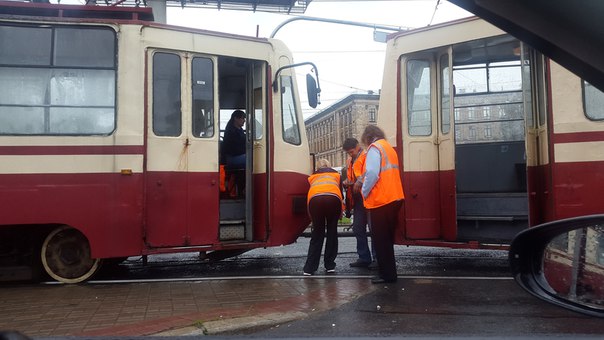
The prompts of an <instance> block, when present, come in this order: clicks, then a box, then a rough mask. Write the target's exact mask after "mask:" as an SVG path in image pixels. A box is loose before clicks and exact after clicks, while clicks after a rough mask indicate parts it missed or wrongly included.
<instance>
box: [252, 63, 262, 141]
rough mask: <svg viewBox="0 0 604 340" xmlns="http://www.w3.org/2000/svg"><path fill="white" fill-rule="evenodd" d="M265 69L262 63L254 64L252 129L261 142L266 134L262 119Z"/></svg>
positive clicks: (256, 138)
mask: <svg viewBox="0 0 604 340" xmlns="http://www.w3.org/2000/svg"><path fill="white" fill-rule="evenodd" d="M263 73H264V67H263V65H262V64H260V63H255V64H254V79H253V81H254V125H253V126H251V128H252V129H253V130H254V139H255V140H260V139H262V136H263V134H264V132H263V129H264V123H263V122H264V119H263V117H262V114H263V111H262V107H263V104H264V100H263V96H262V88H263V77H262V75H263Z"/></svg>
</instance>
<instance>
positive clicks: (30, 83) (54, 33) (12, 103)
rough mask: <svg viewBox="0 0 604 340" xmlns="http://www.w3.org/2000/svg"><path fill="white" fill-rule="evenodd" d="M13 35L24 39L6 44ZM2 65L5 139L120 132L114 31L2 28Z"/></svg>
mask: <svg viewBox="0 0 604 340" xmlns="http://www.w3.org/2000/svg"><path fill="white" fill-rule="evenodd" d="M10 34H12V35H15V36H16V37H18V38H17V39H15V36H11V38H10V39H8V38H7V39H4V38H3V37H6V36H7V35H10ZM66 40H68V41H66ZM53 41H54V43H55V47H54V48H51V42H53ZM67 45H69V47H68V46H67ZM74 46H75V47H76V50H73V49H74ZM100 50H102V51H100ZM0 65H2V66H0V73H1V74H2V75H3V76H2V77H0V134H11V135H63V134H65V135H99V134H102V135H105V134H110V133H111V132H112V131H113V130H114V128H115V79H116V76H115V73H116V70H115V32H114V31H113V30H111V29H108V28H72V27H70V28H66V27H52V26H49V27H44V28H40V27H26V26H21V27H12V26H0Z"/></svg>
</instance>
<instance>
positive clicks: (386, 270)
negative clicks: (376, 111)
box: [361, 125, 405, 283]
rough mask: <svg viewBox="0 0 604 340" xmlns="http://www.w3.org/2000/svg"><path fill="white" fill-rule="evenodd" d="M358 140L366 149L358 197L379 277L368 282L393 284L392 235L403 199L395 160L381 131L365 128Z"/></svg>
mask: <svg viewBox="0 0 604 340" xmlns="http://www.w3.org/2000/svg"><path fill="white" fill-rule="evenodd" d="M361 139H362V141H363V143H364V144H365V145H368V148H367V158H366V159H365V167H364V171H363V186H362V188H361V193H362V194H363V198H364V199H365V200H364V203H365V208H367V211H368V212H369V225H370V228H369V229H370V230H371V241H372V242H373V245H374V246H375V255H376V257H377V262H378V273H379V276H377V277H375V278H373V279H371V282H372V283H391V282H396V279H397V274H396V260H395V258H394V232H395V229H396V225H397V222H398V221H397V220H398V212H399V209H400V207H401V205H402V202H403V200H404V199H405V194H404V193H403V185H402V182H401V176H400V171H399V165H398V156H397V154H396V151H395V150H394V148H393V147H392V146H391V145H390V144H389V143H388V142H387V141H386V137H385V135H384V131H382V129H380V128H379V127H377V126H375V125H369V126H367V127H366V128H365V131H363V136H362V138H361Z"/></svg>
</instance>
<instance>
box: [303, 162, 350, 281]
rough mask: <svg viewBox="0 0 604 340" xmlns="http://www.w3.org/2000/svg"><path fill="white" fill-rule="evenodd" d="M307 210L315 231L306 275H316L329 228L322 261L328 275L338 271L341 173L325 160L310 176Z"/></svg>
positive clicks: (309, 248)
mask: <svg viewBox="0 0 604 340" xmlns="http://www.w3.org/2000/svg"><path fill="white" fill-rule="evenodd" d="M308 182H309V183H310V189H309V190H308V198H307V204H308V212H309V214H310V218H311V220H312V232H311V234H310V244H309V246H308V256H307V257H306V263H305V264H304V275H313V274H314V273H315V272H316V271H317V269H318V268H319V262H320V260H321V249H322V248H323V238H325V229H327V242H326V243H325V255H324V258H323V262H324V265H325V271H326V272H327V273H328V274H331V273H335V272H336V262H335V260H336V256H337V255H338V230H337V228H338V220H339V219H340V216H341V215H342V190H341V187H340V174H339V173H338V172H337V171H336V170H334V169H332V168H331V164H329V161H328V160H326V159H319V160H318V161H317V171H315V173H314V174H312V175H310V177H308Z"/></svg>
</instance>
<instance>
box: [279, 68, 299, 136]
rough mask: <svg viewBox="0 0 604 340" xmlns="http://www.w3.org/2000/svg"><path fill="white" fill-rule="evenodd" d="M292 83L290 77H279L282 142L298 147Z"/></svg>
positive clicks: (296, 118) (297, 128) (297, 127)
mask: <svg viewBox="0 0 604 340" xmlns="http://www.w3.org/2000/svg"><path fill="white" fill-rule="evenodd" d="M295 103H296V102H295V98H294V91H293V81H292V77H291V76H281V111H282V117H281V121H282V125H283V126H282V127H283V140H284V141H286V142H287V143H290V144H294V145H300V144H301V143H302V142H301V139H300V127H299V126H298V116H297V114H296V113H297V112H296V105H295Z"/></svg>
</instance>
